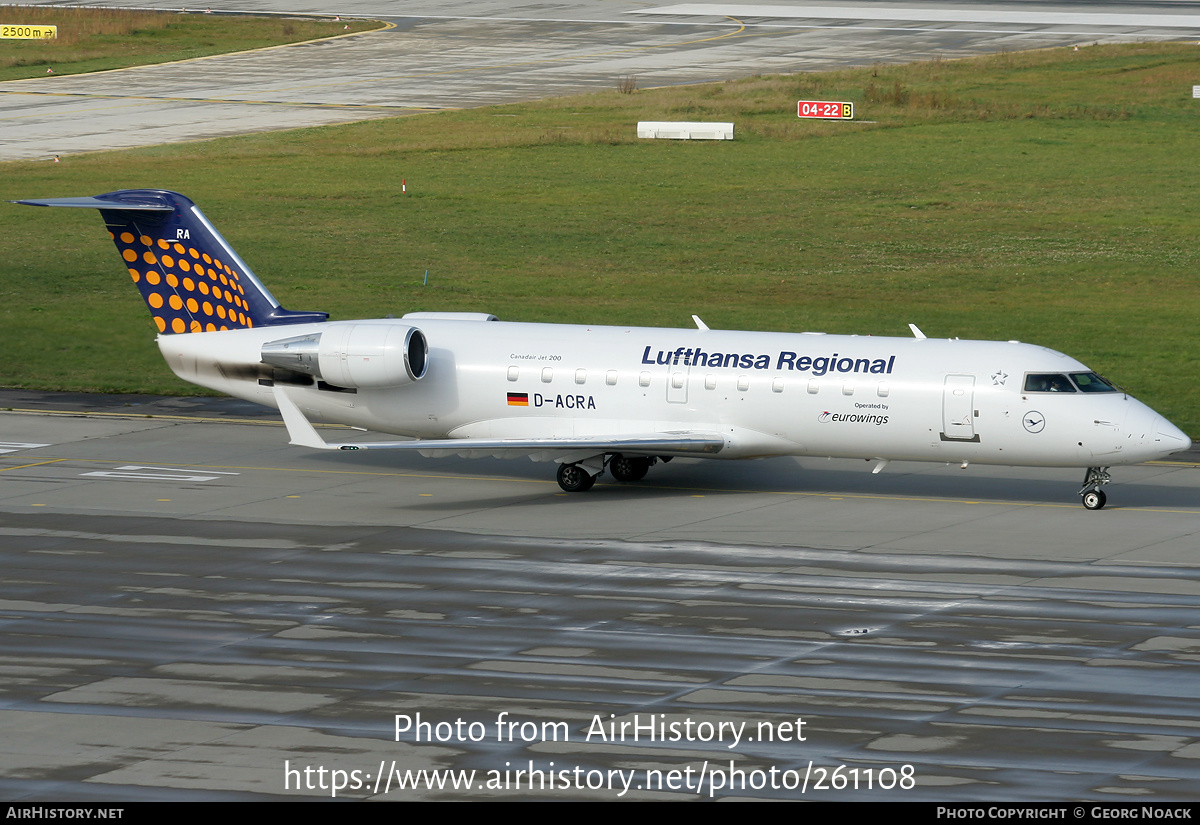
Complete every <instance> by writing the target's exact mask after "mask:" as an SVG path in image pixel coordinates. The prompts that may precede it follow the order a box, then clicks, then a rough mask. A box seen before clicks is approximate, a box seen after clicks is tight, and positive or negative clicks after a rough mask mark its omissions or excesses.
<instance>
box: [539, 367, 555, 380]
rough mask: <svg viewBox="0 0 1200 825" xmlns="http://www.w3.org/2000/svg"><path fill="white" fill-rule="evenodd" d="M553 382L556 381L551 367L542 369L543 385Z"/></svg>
mask: <svg viewBox="0 0 1200 825" xmlns="http://www.w3.org/2000/svg"><path fill="white" fill-rule="evenodd" d="M553 380H554V370H552V369H551V368H550V367H543V368H542V383H543V384H549V383H550V382H551V381H553Z"/></svg>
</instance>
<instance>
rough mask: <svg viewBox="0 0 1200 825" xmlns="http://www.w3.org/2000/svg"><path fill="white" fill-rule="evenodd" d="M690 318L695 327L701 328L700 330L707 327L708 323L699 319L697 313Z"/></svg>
mask: <svg viewBox="0 0 1200 825" xmlns="http://www.w3.org/2000/svg"><path fill="white" fill-rule="evenodd" d="M692 320H693V321H695V322H696V329H702V330H707V329H708V324H706V323H704V322H703V321H701V320H700V316H699V315H693V316H692Z"/></svg>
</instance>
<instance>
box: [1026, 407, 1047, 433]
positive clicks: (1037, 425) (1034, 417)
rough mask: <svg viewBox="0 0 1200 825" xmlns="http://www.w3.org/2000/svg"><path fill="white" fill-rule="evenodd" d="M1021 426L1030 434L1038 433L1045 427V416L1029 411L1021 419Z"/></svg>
mask: <svg viewBox="0 0 1200 825" xmlns="http://www.w3.org/2000/svg"><path fill="white" fill-rule="evenodd" d="M1021 426H1023V427H1024V428H1025V429H1026V430H1028V431H1029V432H1031V433H1040V432H1041V431H1042V430H1043V429H1044V428H1045V426H1046V416H1044V415H1042V414H1041V413H1040V412H1038V411H1037V410H1030V411H1029V412H1027V413H1025V415H1024V416H1023V417H1022V418H1021Z"/></svg>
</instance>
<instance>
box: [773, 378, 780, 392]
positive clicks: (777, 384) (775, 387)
mask: <svg viewBox="0 0 1200 825" xmlns="http://www.w3.org/2000/svg"><path fill="white" fill-rule="evenodd" d="M771 392H783V379H782V378H776V379H775V380H774V381H772V382H771Z"/></svg>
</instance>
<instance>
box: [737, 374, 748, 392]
mask: <svg viewBox="0 0 1200 825" xmlns="http://www.w3.org/2000/svg"><path fill="white" fill-rule="evenodd" d="M748 389H750V378H749V377H748V376H745V375H739V376H738V392H745V391H746V390H748Z"/></svg>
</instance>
